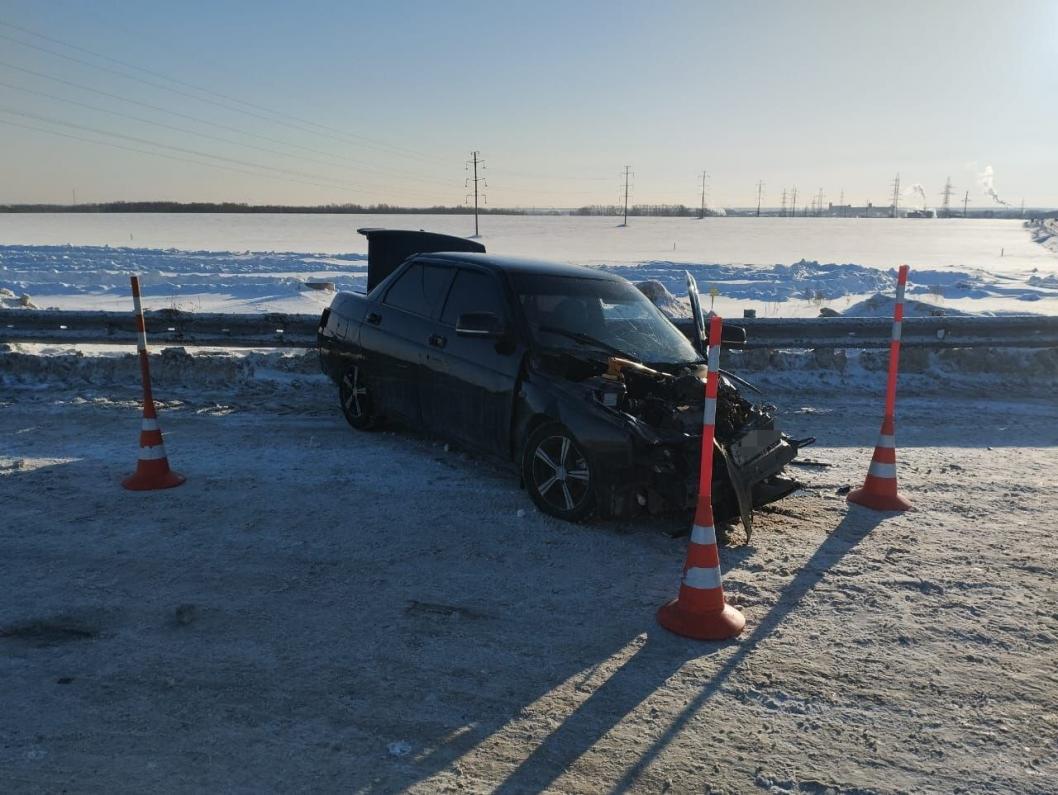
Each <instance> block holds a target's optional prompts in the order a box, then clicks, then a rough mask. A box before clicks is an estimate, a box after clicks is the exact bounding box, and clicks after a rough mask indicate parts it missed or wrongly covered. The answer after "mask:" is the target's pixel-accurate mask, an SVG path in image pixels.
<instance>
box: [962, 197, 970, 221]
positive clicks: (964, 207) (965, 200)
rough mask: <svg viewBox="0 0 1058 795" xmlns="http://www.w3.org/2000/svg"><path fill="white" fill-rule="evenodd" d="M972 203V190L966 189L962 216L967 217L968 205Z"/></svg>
mask: <svg viewBox="0 0 1058 795" xmlns="http://www.w3.org/2000/svg"><path fill="white" fill-rule="evenodd" d="M969 203H970V191H966V195H965V196H963V197H962V217H963V218H967V217H968V216H967V215H966V206H967V205H968V204H969Z"/></svg>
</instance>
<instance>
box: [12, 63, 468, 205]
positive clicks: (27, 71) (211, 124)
mask: <svg viewBox="0 0 1058 795" xmlns="http://www.w3.org/2000/svg"><path fill="white" fill-rule="evenodd" d="M0 66H4V67H6V68H8V69H14V70H16V71H19V72H22V73H24V74H28V75H31V76H33V77H40V78H44V79H45V80H50V81H52V82H55V83H60V84H62V85H65V86H68V87H70V88H76V89H77V90H79V91H88V92H91V93H93V94H98V95H99V96H103V97H108V98H110V99H116V100H118V101H119V102H124V103H127V104H129V105H136V106H139V107H141V108H147V109H148V110H153V111H157V112H159V113H165V114H169V115H172V116H176V117H178V118H181V119H187V120H188V121H193V122H195V123H197V124H204V125H206V126H208V127H214V128H216V129H219V130H227V131H229V132H234V133H236V134H238V135H244V136H247V137H249V138H255V139H257V140H259V141H267V142H268V143H273V144H277V145H279V146H286V147H288V148H291V149H299V150H302V151H305V152H312V153H314V154H318V155H323V156H324V157H329V158H332V159H334V160H340V161H341V160H344V161H346V162H348V163H355V164H357V165H358V166H362V164H363V163H364V162H365V161H363V160H358V159H356V158H351V157H348V156H346V155H334V154H331V153H330V152H326V151H324V150H322V149H315V148H313V147H310V146H304V145H302V144H295V143H290V142H288V141H282V140H279V139H277V138H271V137H269V136H266V135H260V134H259V133H254V132H248V131H246V130H243V129H241V128H239V127H232V126H231V125H228V124H221V123H220V122H215V121H210V120H208V119H203V118H201V117H199V116H193V115H191V114H188V113H181V112H180V111H176V110H171V109H169V108H163V107H161V106H159V105H152V104H151V103H149V102H143V101H141V100H136V99H130V98H128V97H124V96H121V95H120V94H114V93H112V92H110V91H103V90H102V89H98V88H92V87H91V86H86V85H84V84H82V83H75V82H73V81H71V80H65V79H63V78H61V77H55V76H54V75H49V74H46V73H45V72H37V71H34V70H33V69H26V68H24V67H21V66H17V65H15V64H11V63H8V62H6V61H0ZM20 90H23V91H29V90H30V89H20ZM63 101H72V100H63ZM369 170H373V171H375V172H376V173H378V174H379V175H385V174H386V173H390V174H393V175H397V176H400V177H401V178H402V179H412V180H417V181H420V182H425V181H431V182H435V183H436V184H439V185H450V184H451V183H450V182H447V181H442V180H436V179H435V180H431V179H430V178H428V177H414V176H410V175H405V174H404V172H401V171H397V170H394V169H377V168H375V169H369Z"/></svg>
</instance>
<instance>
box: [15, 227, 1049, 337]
mask: <svg viewBox="0 0 1058 795" xmlns="http://www.w3.org/2000/svg"><path fill="white" fill-rule="evenodd" d="M1040 229H1041V230H1042V229H1046V230H1052V231H1048V232H1047V234H1053V229H1054V227H1053V226H1048V227H1040ZM1037 234H1044V232H1042V231H1040V230H1037ZM1047 239H1048V240H1051V239H1053V238H1047ZM496 250H497V251H500V252H501V253H506V252H502V250H501V249H496ZM590 264H591V266H592V267H599V268H602V269H603V270H606V271H608V272H611V273H616V274H619V275H621V276H624V277H626V278H628V279H630V280H631V281H634V282H648V283H650V284H651V288H650V289H653V290H654V291H655V292H656V293H657V294H658V295H661V296H662V298H664V300H665V302H666V304H667V305H666V306H664V307H662V308H663V309H665V310H666V311H670V312H676V313H680V314H683V313H684V312H685V307H683V306H681V304H684V303H685V301H686V298H685V296H686V287H685V276H684V272H685V271H689V272H690V273H691V274H692V275H694V277H695V279H696V280H697V281H698V285H699V287H700V289H702V290H703V291H704V292H706V293H708V292H710V290H715V292H716V294H717V307H718V310H719V311H723V312H727V313H731V312H732V311H739V312H740V307H741V306H746V305H748V306H753V307H756V308H758V309H760V308H761V306H762V305H764V306H766V307H768V310H767V314H773V315H777V316H791V315H804V314H805V313H806V312H807V313H808V314H812V313H813V311H814V310H813V306H814V307H816V308H818V307H820V306H822V304H823V303H824V302H833V301H835V300H837V299H844V300H845V301H846V302H847V303H851V302H852V301H854V300H856V299H859V298H861V297H868V296H871V295H874V294H876V293H882V294H891V293H892V292H893V290H894V288H895V283H896V270H895V268H879V267H875V266H871V265H864V264H858V263H854V262H845V263H835V262H829V263H827V262H822V261H817V260H810V259H801V260H798V261H797V262H794V263H793V264H790V265H785V264H775V265H746V264H723V263H715V264H708V263H703V262H697V263H695V262H681V261H677V260H675V259H665V260H648V261H643V262H638V263H625V262H622V261H620V260H617V259H611V260H609V261H602V262H599V261H596V262H592V263H590ZM130 273H139V274H140V275H141V284H142V285H143V295H144V301H145V304H146V306H147V307H148V308H151V309H160V308H166V307H175V308H178V309H183V310H188V311H219V312H233V311H234V312H256V311H288V312H309V311H313V312H314V311H318V310H319V309H320V307H321V306H322V305H324V304H326V303H327V301H329V295H327V294H326V293H325V292H324V291H319V290H313V289H309V288H308V284H310V283H313V282H320V281H325V282H328V283H332V284H333V285H334V286H335V287H336V288H337V289H339V290H363V289H364V287H365V286H366V282H367V260H366V256H365V255H363V254H360V253H347V254H335V255H326V254H306V253H297V252H274V251H273V252H251V251H242V252H238V251H229V252H214V251H182V250H177V249H150V248H125V247H110V246H36V245H5V246H0V288H3V289H5V290H7V291H9V292H10V293H14V294H15V295H28V296H32V300H34V301H35V302H36V303H37V304H39V305H42V306H53V305H54V306H58V307H61V308H64V309H119V308H121V307H124V306H125V305H126V304H127V302H128V300H127V299H128V274H130ZM660 289H664V290H666V291H667V294H664V295H663V294H661V293H660V292H658V291H659V290H660ZM908 295H909V297H914V296H918V297H919V298H922V299H926V300H929V301H931V302H933V303H936V302H937V301H940V300H945V301H960V302H962V304H961V306H962V308H963V309H967V308H970V309H972V310H974V311H992V312H995V311H1000V310H1001V311H1008V312H1009V311H1016V312H1017V313H1019V314H1023V313H1024V312H1025V306H1026V305H1028V304H1031V303H1036V304H1037V306H1036V307H1032V308H1033V309H1036V310H1037V311H1044V312H1046V311H1056V310H1055V307H1058V272H1053V271H1050V270H1048V271H1040V270H1039V269H1026V270H1003V271H1002V272H999V271H989V270H983V269H978V268H954V267H952V268H930V267H916V266H915V265H914V264H913V265H912V269H911V277H910V280H909V283H908ZM7 300H8V301H10V298H8V299H7ZM967 302H972V305H971V306H968V303H967ZM1041 302H1042V303H1041ZM706 304H709V299H706Z"/></svg>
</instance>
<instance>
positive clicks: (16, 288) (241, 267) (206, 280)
mask: <svg viewBox="0 0 1058 795" xmlns="http://www.w3.org/2000/svg"><path fill="white" fill-rule="evenodd" d="M131 273H138V274H140V282H141V284H142V292H143V297H144V300H145V302H147V303H148V305H149V306H152V307H153V308H158V307H159V305H160V304H159V299H161V301H162V303H169V304H171V305H174V306H177V307H178V308H182V309H192V310H193V309H196V308H197V306H196V304H195V301H193V300H189V299H190V298H191V297H192V296H212V297H214V298H215V299H217V302H218V303H221V304H230V305H231V306H230V308H226V307H223V306H221V307H218V308H219V309H220V311H224V310H225V309H227V311H232V310H233V309H234V310H236V311H237V310H239V309H241V311H260V310H263V309H265V308H266V307H265V306H263V304H265V303H266V302H270V301H271V300H272V299H276V298H278V297H290V296H298V295H299V293H300V292H301V291H302V290H305V289H307V288H306V284H307V283H310V282H319V281H321V280H325V281H327V282H331V283H333V284H334V285H335V286H336V287H337V288H338V289H339V290H363V289H364V287H365V285H366V284H367V258H366V257H365V256H364V255H362V254H341V255H335V256H321V255H312V254H301V253H292V252H219V253H218V252H211V251H178V250H176V249H165V250H162V249H138V248H111V247H109V246H0V288H5V289H7V290H9V291H12V292H18V293H22V294H28V295H31V296H36V297H38V298H37V301H38V303H41V302H48V301H62V299H64V298H66V297H69V296H94V297H97V298H98V297H101V296H103V297H105V296H110V297H113V298H115V299H118V300H127V298H128V295H129V281H128V277H129V274H131ZM152 299H153V301H152ZM199 303H201V301H200V302H199ZM64 308H65V307H64ZM269 308H270V307H269Z"/></svg>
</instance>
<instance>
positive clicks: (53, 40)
mask: <svg viewBox="0 0 1058 795" xmlns="http://www.w3.org/2000/svg"><path fill="white" fill-rule="evenodd" d="M0 26H3V27H5V28H10V29H12V30H17V31H19V32H20V33H25V34H28V35H30V36H34V37H36V38H38V39H43V40H44V41H49V42H51V43H53V44H58V45H59V46H61V47H67V48H68V49H71V50H76V51H78V52H83V53H85V54H86V55H91V56H92V57H94V58H99V59H101V60H104V61H109V62H110V63H113V64H117V65H119V66H123V67H125V68H126V69H131V70H133V71H137V72H143V73H144V74H149V75H152V76H154V77H159V78H161V79H162V80H167V81H169V82H170V83H175V84H176V85H178V86H184V87H185V88H190V89H192V90H194V91H199V92H202V93H204V94H210V95H212V96H215V97H219V98H221V99H224V100H227V101H228V102H235V103H237V104H239V105H245V106H246V107H248V108H254V109H256V110H260V111H264V112H265V113H271V114H273V115H279V116H286V115H289V114H286V113H283V112H282V111H277V110H274V109H272V108H267V107H264V106H263V105H256V104H254V103H253V102H247V101H246V100H242V99H239V98H238V97H233V96H230V95H228V94H223V93H221V92H219V91H214V90H212V89H209V88H203V87H202V86H198V85H195V84H194V83H188V82H186V81H183V80H178V79H177V78H175V77H170V76H169V75H166V74H163V73H162V72H156V71H154V70H153V69H148V68H147V67H145V66H138V65H136V64H133V63H129V62H128V61H122V60H120V59H118V58H113V57H111V56H109V55H105V54H103V53H99V52H95V51H94V50H90V49H88V48H87V47H82V46H80V45H78V44H72V43H70V42H68V41H63V40H62V39H57V38H55V37H53V36H47V35H45V34H43V33H38V32H37V31H34V30H30V29H29V28H25V27H22V26H20V25H13V24H11V23H10V22H4V21H2V20H0ZM0 35H3V34H0ZM4 38H9V37H6V36H5V37H4ZM10 40H11V41H15V42H18V43H20V44H23V45H24V46H33V45H27V44H25V42H19V41H18V39H10ZM44 51H45V52H48V51H47V50H44ZM52 54H54V55H58V56H59V57H68V56H64V55H62V54H60V53H52ZM88 65H90V66H91V65H92V64H88ZM96 68H102V67H98V66H97V67H96ZM115 74H120V72H115ZM122 76H124V75H122ZM299 121H303V123H305V124H310V125H313V126H316V127H320V128H322V129H328V130H330V129H334V128H330V127H328V126H327V125H323V124H319V123H318V122H314V121H311V120H301V119H299ZM334 131H335V132H338V133H340V134H342V135H351V136H352V137H355V138H360V139H362V140H364V141H372V142H377V139H372V138H368V137H367V136H360V135H356V134H354V133H346V132H344V131H342V130H334ZM379 143H381V145H383V146H386V147H388V148H391V149H394V150H403V151H406V152H408V153H409V154H412V155H418V156H425V155H423V154H422V153H419V152H416V151H415V150H412V149H405V148H404V147H393V146H392V145H391V144H386V143H382V142H379Z"/></svg>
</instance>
